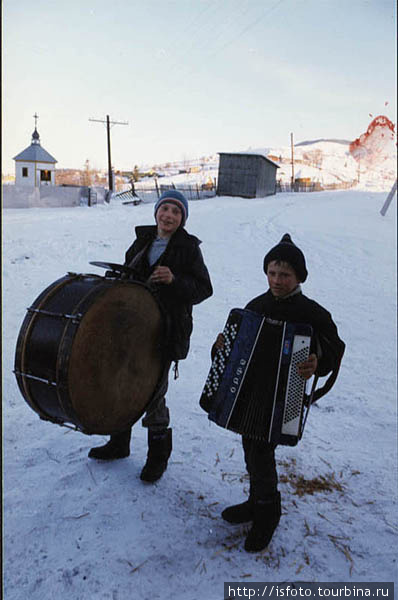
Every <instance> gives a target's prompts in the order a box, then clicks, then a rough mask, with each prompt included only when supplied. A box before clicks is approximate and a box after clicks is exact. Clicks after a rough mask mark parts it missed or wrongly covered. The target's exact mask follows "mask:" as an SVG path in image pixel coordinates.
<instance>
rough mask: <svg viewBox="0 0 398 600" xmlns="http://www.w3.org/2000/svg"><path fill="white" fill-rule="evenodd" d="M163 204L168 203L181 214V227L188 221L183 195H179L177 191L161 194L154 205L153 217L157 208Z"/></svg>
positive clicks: (186, 201)
mask: <svg viewBox="0 0 398 600" xmlns="http://www.w3.org/2000/svg"><path fill="white" fill-rule="evenodd" d="M164 202H169V203H170V204H175V205H176V206H178V208H179V209H180V211H181V213H182V221H181V225H185V222H186V220H187V219H188V200H187V199H186V198H185V196H184V194H181V192H179V191H178V190H167V191H166V192H163V194H162V195H161V196H160V198H159V200H158V201H157V202H156V204H155V213H154V214H155V216H156V213H157V211H158V208H159V206H160V205H161V204H163V203H164Z"/></svg>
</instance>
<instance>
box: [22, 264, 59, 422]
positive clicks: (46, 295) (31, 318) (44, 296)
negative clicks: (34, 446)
mask: <svg viewBox="0 0 398 600" xmlns="http://www.w3.org/2000/svg"><path fill="white" fill-rule="evenodd" d="M68 280H70V277H69V276H68V275H65V276H64V277H61V278H60V279H57V280H56V281H55V282H53V283H52V284H51V285H49V286H47V287H46V288H45V289H44V290H43V292H42V293H41V294H40V295H39V296H38V298H36V300H35V301H34V303H33V304H32V307H34V308H35V309H38V310H40V308H41V307H42V306H43V305H44V304H45V303H46V302H47V300H49V299H50V298H51V297H52V296H53V295H54V294H55V293H56V292H58V291H59V290H60V289H61V288H62V287H63V286H65V285H66V283H67V281H68ZM38 317H39V313H33V314H32V313H28V314H27V315H25V319H24V322H23V324H22V327H21V331H20V332H19V336H18V342H17V348H16V352H15V369H17V368H18V364H17V363H18V362H19V365H20V370H21V374H20V375H18V374H17V381H18V385H19V388H20V389H21V392H22V395H23V397H24V398H25V400H26V401H27V403H28V404H29V406H30V407H31V408H32V409H33V410H34V411H35V412H37V413H38V415H39V416H40V417H41V418H42V419H46V420H48V419H49V418H50V415H48V414H47V413H46V412H45V411H43V410H42V409H41V408H40V407H39V406H38V405H37V404H36V403H35V402H34V400H33V398H32V394H31V392H30V386H29V383H28V379H27V378H26V377H24V375H23V373H25V361H26V346H27V343H28V340H29V339H30V331H31V329H32V327H33V325H34V323H35V322H36V320H37V319H38ZM24 392H25V393H24Z"/></svg>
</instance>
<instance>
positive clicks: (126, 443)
mask: <svg viewBox="0 0 398 600" xmlns="http://www.w3.org/2000/svg"><path fill="white" fill-rule="evenodd" d="M130 439H131V429H129V430H128V431H122V432H121V433H114V434H112V435H111V439H110V440H109V442H108V443H107V444H105V445H104V446H97V448H91V450H90V452H89V453H88V456H89V458H97V459H99V460H114V459H116V458H126V457H127V456H129V454H130Z"/></svg>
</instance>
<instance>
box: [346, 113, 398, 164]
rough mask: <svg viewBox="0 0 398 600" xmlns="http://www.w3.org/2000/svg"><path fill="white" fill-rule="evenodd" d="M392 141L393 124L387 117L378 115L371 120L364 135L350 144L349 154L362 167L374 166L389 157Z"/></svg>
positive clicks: (393, 136)
mask: <svg viewBox="0 0 398 600" xmlns="http://www.w3.org/2000/svg"><path fill="white" fill-rule="evenodd" d="M370 116H372V115H370ZM394 140H395V125H394V123H392V122H391V121H390V119H389V118H388V117H385V116H383V115H380V116H379V117H376V118H375V119H373V121H372V122H371V124H370V125H369V127H368V129H367V131H366V133H363V134H362V135H360V136H359V138H357V139H356V140H354V141H353V142H351V144H350V153H351V156H353V158H355V160H356V161H358V162H359V161H360V162H361V164H363V165H364V166H368V167H371V166H376V165H377V164H379V163H381V162H382V161H383V160H384V159H385V158H386V157H387V156H390V155H391V152H392V150H393V145H394Z"/></svg>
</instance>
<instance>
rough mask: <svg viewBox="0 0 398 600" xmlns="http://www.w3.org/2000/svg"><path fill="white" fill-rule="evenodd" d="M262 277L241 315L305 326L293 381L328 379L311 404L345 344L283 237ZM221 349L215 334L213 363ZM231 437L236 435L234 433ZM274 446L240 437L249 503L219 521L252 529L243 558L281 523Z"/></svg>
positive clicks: (298, 255)
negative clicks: (304, 345)
mask: <svg viewBox="0 0 398 600" xmlns="http://www.w3.org/2000/svg"><path fill="white" fill-rule="evenodd" d="M264 272H265V274H266V277H267V279H268V285H269V289H268V291H267V292H266V293H264V294H261V295H260V296H258V297H256V298H254V299H253V300H251V301H250V302H249V303H248V304H247V306H246V309H247V310H248V311H252V312H253V313H257V315H262V316H263V317H266V318H267V320H269V321H270V322H275V323H276V322H279V323H281V322H290V323H305V324H308V325H309V326H310V329H311V330H312V335H311V345H310V348H309V350H308V354H307V357H306V359H305V360H303V361H302V362H299V363H298V364H297V365H296V366H295V369H296V371H297V373H298V375H296V377H298V378H301V381H303V380H307V379H310V378H311V377H312V376H313V375H314V376H315V377H318V376H320V377H323V376H326V375H328V374H331V375H330V376H329V378H328V380H327V382H326V384H325V385H324V386H323V388H321V390H317V391H316V392H315V394H314V396H313V397H312V402H314V401H315V400H317V399H318V398H319V397H320V396H321V395H323V394H324V393H326V392H327V391H328V390H329V389H330V387H331V386H332V385H333V383H334V381H335V379H336V377H337V373H338V370H339V366H340V362H341V359H342V356H343V353H344V348H345V344H344V342H343V341H342V340H341V339H340V338H339V335H338V332H337V327H336V325H335V323H334V322H333V320H332V317H331V314H330V313H329V312H328V311H327V310H325V309H324V308H323V307H322V306H320V305H319V304H318V303H317V302H315V301H314V300H311V299H310V298H307V297H306V296H304V294H303V293H302V290H301V285H300V284H301V283H304V281H305V280H306V278H307V268H306V263H305V257H304V254H303V252H302V251H301V250H300V249H299V248H298V247H297V246H296V245H295V244H294V243H293V242H292V239H291V237H290V235H289V234H288V233H286V234H285V235H284V236H283V237H282V239H281V241H280V242H279V244H277V245H276V246H274V247H273V248H272V249H271V250H270V251H269V252H268V253H267V254H266V256H265V258H264ZM243 312H244V311H243ZM226 343H227V341H226V338H225V336H224V335H223V334H222V333H220V334H219V335H218V336H217V339H216V341H215V343H214V345H213V347H212V358H213V359H214V358H215V356H216V354H217V351H218V350H221V351H222V350H223V349H224V348H225V344H226ZM285 343H286V342H285ZM260 344H261V338H260ZM218 354H220V353H218ZM281 354H282V351H281ZM213 365H214V361H213ZM303 385H304V381H303ZM231 389H232V387H231ZM205 390H206V387H205ZM310 402H311V400H310ZM201 406H202V408H204V409H205V410H206V411H207V412H209V416H210V418H211V410H212V409H211V406H210V405H209V404H208V403H207V404H206V398H205V397H204V395H202V398H201ZM307 410H308V409H307ZM216 422H217V421H216ZM219 424H221V423H219ZM223 426H225V425H223ZM227 428H228V427H227ZM229 428H230V429H234V427H229ZM235 431H238V432H240V433H241V431H239V429H235ZM277 443H278V442H275V439H274V440H273V439H272V438H271V437H270V438H269V439H267V440H264V439H259V438H258V436H251V435H245V434H244V433H242V445H243V451H244V457H245V463H246V468H247V471H248V474H249V478H250V492H249V498H248V500H247V501H246V502H243V503H241V504H237V505H233V506H229V507H227V508H226V509H225V510H224V511H223V512H222V518H223V519H224V520H225V521H227V522H229V523H233V524H238V523H246V522H251V523H252V526H251V529H250V530H249V533H248V535H247V538H246V541H245V550H247V551H248V552H259V551H261V550H263V549H264V548H266V547H267V546H268V544H269V543H270V541H271V539H272V536H273V534H274V531H275V529H276V527H277V526H278V523H279V520H280V516H281V498H280V493H279V491H278V476H277V471H276V463H275V448H276V445H277ZM279 443H283V442H279ZM287 443H289V442H287ZM295 443H297V442H295Z"/></svg>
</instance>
